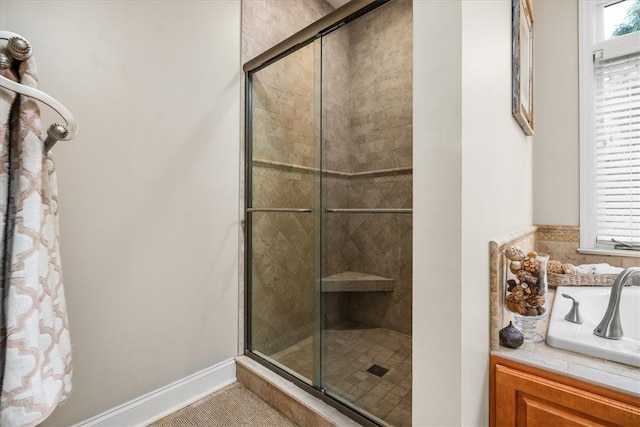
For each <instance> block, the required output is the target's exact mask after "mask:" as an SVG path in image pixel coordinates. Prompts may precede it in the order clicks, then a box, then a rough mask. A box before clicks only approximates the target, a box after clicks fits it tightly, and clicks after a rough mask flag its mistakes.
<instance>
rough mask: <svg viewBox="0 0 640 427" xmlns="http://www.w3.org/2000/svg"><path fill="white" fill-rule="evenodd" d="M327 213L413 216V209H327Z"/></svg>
mask: <svg viewBox="0 0 640 427" xmlns="http://www.w3.org/2000/svg"><path fill="white" fill-rule="evenodd" d="M324 211H325V213H366V214H411V213H413V209H365V208H362V209H351V208H345V209H325V210H324Z"/></svg>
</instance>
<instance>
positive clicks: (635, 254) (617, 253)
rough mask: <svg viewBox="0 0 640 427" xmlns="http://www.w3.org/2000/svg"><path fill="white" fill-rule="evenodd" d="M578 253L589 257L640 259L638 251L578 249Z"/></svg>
mask: <svg viewBox="0 0 640 427" xmlns="http://www.w3.org/2000/svg"><path fill="white" fill-rule="evenodd" d="M578 252H579V253H581V254H589V255H609V256H619V257H629V258H640V251H625V250H619V249H604V248H593V249H591V248H578Z"/></svg>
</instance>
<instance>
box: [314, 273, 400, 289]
mask: <svg viewBox="0 0 640 427" xmlns="http://www.w3.org/2000/svg"><path fill="white" fill-rule="evenodd" d="M393 289H394V280H393V279H389V278H388V277H382V276H376V275H374V274H367V273H359V272H357V271H345V272H343V273H338V274H332V275H331V276H327V277H323V278H322V292H393Z"/></svg>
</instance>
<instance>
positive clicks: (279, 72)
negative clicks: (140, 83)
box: [243, 0, 412, 354]
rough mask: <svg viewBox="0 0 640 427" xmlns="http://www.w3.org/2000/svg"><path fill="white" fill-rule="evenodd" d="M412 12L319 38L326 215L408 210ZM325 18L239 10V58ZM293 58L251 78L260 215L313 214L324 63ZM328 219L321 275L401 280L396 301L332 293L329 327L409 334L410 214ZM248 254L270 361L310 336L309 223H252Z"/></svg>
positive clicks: (279, 4)
mask: <svg viewBox="0 0 640 427" xmlns="http://www.w3.org/2000/svg"><path fill="white" fill-rule="evenodd" d="M411 7H412V3H411V1H410V0H394V1H393V2H390V3H389V4H387V5H384V6H382V7H381V8H379V9H378V10H376V11H374V12H372V13H370V14H369V15H367V16H365V17H362V18H360V19H358V20H356V21H354V22H352V23H350V24H349V25H347V26H345V27H343V28H341V29H340V30H338V31H335V32H334V33H331V34H330V35H329V36H327V37H325V38H324V39H323V48H322V61H323V62H322V67H323V73H322V105H323V111H322V119H323V122H322V137H323V141H322V144H323V147H322V153H323V159H322V161H323V169H324V170H328V171H329V172H327V174H326V176H325V179H324V181H323V189H322V191H323V203H324V206H323V207H336V208H347V207H357V208H410V207H411V206H412V197H411V195H412V174H411V165H412V158H411V154H412V134H411V128H412V125H411V124H412V113H411V105H412V81H411V76H412V62H411V50H412V39H411V34H412V30H411V24H412V15H411ZM330 10H331V9H330V6H328V4H326V3H325V2H323V1H313V0H295V1H294V0H292V1H266V2H264V1H252V0H249V1H244V2H243V54H244V60H245V61H246V60H249V59H251V58H253V57H254V56H256V55H257V54H259V53H260V52H261V51H263V50H265V49H267V48H269V47H271V46H272V45H274V44H276V43H277V42H279V41H281V40H282V39H284V38H286V36H288V35H291V34H293V33H295V31H297V30H299V29H301V28H302V27H304V26H306V25H308V24H309V23H311V22H312V21H314V20H316V19H318V18H320V17H321V16H323V15H324V14H326V13H327V12H328V11H330ZM273 22H277V23H278V25H273ZM293 55H295V56H291V57H288V58H285V59H284V60H282V61H279V62H278V63H275V64H272V65H271V66H269V67H267V68H265V69H263V70H261V71H260V72H258V73H257V74H256V78H255V80H254V93H255V94H256V96H255V97H254V115H253V126H254V135H255V136H256V137H257V138H256V139H254V151H253V159H254V162H255V163H254V173H253V184H252V185H253V194H254V201H253V207H310V206H313V200H314V196H316V194H315V193H314V191H317V190H316V187H314V179H315V176H314V167H316V166H317V165H316V162H317V157H316V154H317V153H316V150H317V144H316V137H317V135H318V133H317V132H318V129H317V128H315V126H316V125H317V123H316V122H315V119H314V117H316V116H315V115H314V114H315V112H316V111H315V110H314V108H315V105H314V102H315V99H316V98H314V90H316V89H318V86H317V84H318V80H316V79H317V77H319V75H318V74H317V73H314V68H317V66H318V63H317V62H316V61H317V60H318V59H319V57H318V55H317V51H315V52H314V47H313V45H309V46H307V47H305V48H303V49H302V50H300V51H298V52H296V53H294V54H293ZM324 221H325V222H324V224H323V225H324V227H323V243H324V244H323V256H324V259H323V262H322V265H323V272H322V273H323V275H324V276H326V275H330V274H335V273H340V272H344V271H359V272H363V273H368V274H375V275H379V276H383V277H389V278H393V279H394V280H395V290H394V292H352V293H346V292H345V293H333V294H329V295H325V304H324V308H325V310H326V312H327V314H328V317H330V318H331V320H333V321H334V322H335V323H340V322H341V321H346V320H355V321H358V322H360V323H364V324H367V325H370V326H375V327H386V328H389V329H393V330H396V331H399V332H403V333H407V334H410V333H411V246H412V244H411V235H412V228H411V215H389V214H383V215H372V214H367V215H363V214H354V215H349V214H332V215H325V216H324ZM252 256H253V263H252V275H253V287H252V289H253V295H252V296H253V301H254V305H253V312H252V316H253V322H252V324H253V325H254V326H253V331H252V342H253V344H254V347H256V348H258V349H260V350H262V351H263V352H265V353H266V354H271V353H273V352H277V351H279V350H281V349H282V348H285V347H287V346H289V345H291V344H293V343H295V342H297V341H299V340H300V339H301V337H304V336H309V335H310V334H311V325H312V322H313V315H314V311H313V308H314V307H313V302H314V280H313V278H314V276H313V274H314V256H315V255H314V223H313V217H312V215H310V214H283V213H261V214H254V228H253V254H252Z"/></svg>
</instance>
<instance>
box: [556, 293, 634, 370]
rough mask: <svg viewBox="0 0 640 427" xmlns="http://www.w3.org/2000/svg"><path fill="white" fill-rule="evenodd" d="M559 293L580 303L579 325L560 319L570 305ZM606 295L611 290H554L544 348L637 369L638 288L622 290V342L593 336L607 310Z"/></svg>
mask: <svg viewBox="0 0 640 427" xmlns="http://www.w3.org/2000/svg"><path fill="white" fill-rule="evenodd" d="M563 293H565V294H568V295H571V296H572V297H573V298H575V299H576V300H578V301H579V302H580V314H581V315H582V320H583V323H582V324H580V325H577V324H575V323H571V322H568V321H567V320H565V319H564V316H565V315H566V314H567V313H569V310H571V305H572V302H571V300H570V299H568V298H564V297H562V294H563ZM610 293H611V287H608V286H558V288H557V289H556V296H555V299H554V301H553V308H552V310H551V317H550V319H549V330H548V332H547V344H548V345H550V346H551V347H556V348H561V349H564V350H570V351H575V352H577V353H582V354H586V355H588V356H595V357H600V358H603V359H607V360H611V361H614V362H620V363H625V364H628V365H633V366H637V367H640V286H625V287H624V289H623V290H622V296H621V301H620V321H621V323H622V329H623V331H624V336H623V337H622V339H619V340H611V339H607V338H601V337H599V336H596V335H594V333H593V330H594V329H595V327H596V326H598V324H599V323H600V320H602V316H603V315H604V312H605V311H606V310H607V305H608V304H609V294H610Z"/></svg>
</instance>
